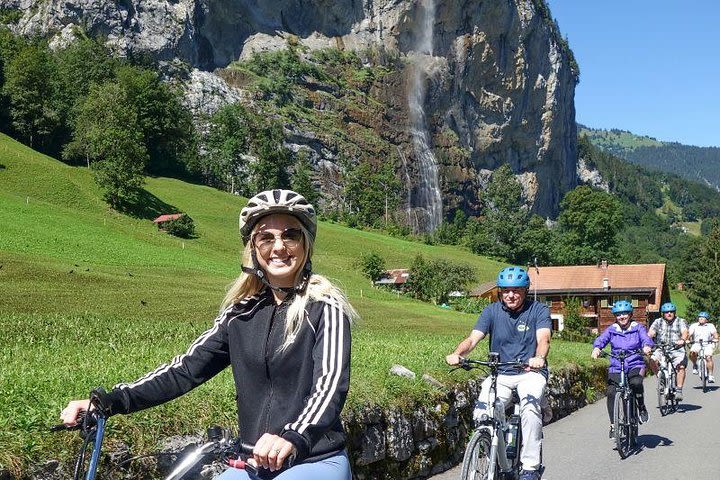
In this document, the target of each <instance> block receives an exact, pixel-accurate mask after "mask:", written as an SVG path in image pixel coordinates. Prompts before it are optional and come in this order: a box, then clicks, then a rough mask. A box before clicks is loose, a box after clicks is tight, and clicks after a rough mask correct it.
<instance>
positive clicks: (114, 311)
mask: <svg viewBox="0 0 720 480" xmlns="http://www.w3.org/2000/svg"><path fill="white" fill-rule="evenodd" d="M146 190H147V198H146V199H145V205H146V208H145V210H144V211H143V212H140V214H139V216H137V217H129V216H125V215H121V214H118V213H117V212H114V211H112V210H110V209H109V208H108V207H107V206H106V205H105V204H104V203H103V202H102V201H101V200H100V192H99V191H98V189H97V187H96V186H95V184H94V182H93V180H92V177H91V175H90V173H89V172H88V171H87V169H84V168H77V167H70V166H67V165H64V164H62V163H60V162H57V161H55V160H53V159H50V158H48V157H45V156H43V155H40V154H37V153H36V152H33V151H32V150H30V149H28V148H26V147H24V146H22V145H20V144H18V143H17V142H14V141H13V140H11V139H9V138H8V137H6V136H2V135H0V226H1V227H0V228H1V230H0V287H1V288H0V291H1V292H2V294H1V295H0V362H1V363H0V365H2V367H1V368H0V396H1V397H2V402H0V469H2V468H4V469H8V470H10V471H12V472H15V473H18V472H20V471H22V470H23V469H24V468H25V466H26V465H27V463H28V462H33V461H36V462H37V461H40V460H42V459H46V458H63V459H67V458H69V457H70V456H71V455H72V453H71V452H72V451H73V449H74V448H75V443H76V437H75V436H74V435H72V436H71V435H65V436H57V435H55V436H52V435H51V434H49V433H47V432H46V427H47V426H48V425H51V424H53V423H54V422H55V421H56V419H57V416H58V414H59V411H60V410H61V408H62V407H63V406H64V405H65V403H66V402H67V401H68V400H69V399H72V398H84V397H86V396H87V394H88V392H89V390H90V388H92V387H94V386H98V385H102V386H105V387H111V386H112V385H113V384H115V383H117V382H120V381H131V380H133V379H135V378H137V377H138V376H140V375H142V374H144V373H146V372H147V371H149V370H151V369H154V368H155V367H156V366H157V365H158V364H160V363H164V362H167V361H169V360H170V359H171V358H172V357H174V356H175V355H177V354H178V353H181V352H183V351H185V349H186V348H187V346H188V344H189V343H190V342H191V341H192V340H194V339H195V338H196V337H197V335H199V334H200V333H202V332H203V331H204V330H205V329H206V328H208V327H209V326H210V325H211V324H212V320H213V318H214V316H215V315H216V313H217V309H218V306H219V303H220V301H221V300H222V298H223V296H224V292H225V288H226V287H227V285H228V284H229V283H230V282H231V281H232V280H233V279H234V277H235V276H236V275H237V274H238V272H239V251H240V242H239V235H238V233H237V215H238V213H239V211H240V209H241V208H242V206H243V205H244V199H242V198H240V197H237V196H232V195H229V194H226V193H223V192H220V191H217V190H214V189H211V188H208V187H203V186H197V185H191V184H188V183H184V182H181V181H178V180H173V179H165V178H149V179H148V180H147V185H146ZM178 209H179V210H182V211H185V212H187V213H188V214H189V215H190V216H191V217H192V218H193V219H194V220H195V224H196V230H197V238H195V239H192V240H184V241H183V240H179V239H177V238H174V237H170V236H168V235H167V234H165V233H163V232H160V231H158V230H157V228H156V227H155V226H154V225H153V224H152V222H151V221H150V219H151V218H152V217H153V216H154V215H155V214H159V213H169V212H172V211H175V210H178ZM371 250H375V251H377V252H378V253H380V254H381V255H382V256H383V257H384V258H385V260H386V262H387V265H388V267H407V266H408V265H409V264H410V262H411V261H412V258H413V257H414V256H415V255H416V254H417V253H422V254H423V255H425V256H426V257H432V258H447V259H452V260H453V261H455V262H464V263H467V264H470V265H472V266H473V267H475V269H476V270H477V273H478V282H481V281H487V280H489V279H491V278H493V277H494V275H495V273H496V272H497V271H498V269H499V268H500V267H501V266H502V265H501V264H499V263H497V262H495V261H492V260H488V259H484V258H481V257H478V256H476V255H473V254H471V253H470V252H468V251H466V250H463V249H460V248H455V247H445V246H429V245H425V244H421V243H416V242H410V241H406V240H400V239H396V238H391V237H388V236H385V235H381V234H379V233H373V232H364V231H358V230H354V229H349V228H346V227H343V226H341V225H337V224H332V223H321V225H320V227H319V233H318V242H317V248H316V252H317V253H316V255H315V257H314V259H313V260H314V262H313V263H314V267H315V269H316V271H318V272H319V273H322V274H324V275H326V276H328V277H330V278H331V279H333V280H334V281H335V282H337V283H338V284H339V285H341V286H342V287H343V288H344V289H345V291H346V292H347V293H348V295H349V297H350V300H351V302H352V303H353V305H354V306H355V307H356V308H357V309H358V311H359V312H360V314H361V316H362V320H361V321H360V322H359V323H358V324H357V325H356V327H355V328H354V332H353V360H352V368H353V377H352V384H351V393H350V398H349V407H350V408H352V407H354V406H358V405H362V404H365V403H369V402H374V403H378V404H383V405H387V404H390V403H412V402H416V401H421V400H422V399H427V398H431V397H432V396H433V395H435V394H438V393H440V391H439V390H438V389H436V388H435V387H431V386H429V385H427V384H425V383H424V382H422V381H420V380H417V381H411V380H407V379H402V378H399V377H394V376H390V375H388V370H389V368H390V367H391V365H392V364H394V363H400V364H403V365H405V366H406V367H408V368H410V369H412V370H414V371H415V372H417V373H419V374H422V373H429V374H431V375H433V376H434V377H436V378H438V379H439V380H441V381H444V382H451V381H455V380H461V379H463V378H467V375H468V374H466V373H464V372H463V373H458V374H453V377H452V378H451V377H450V376H449V374H448V373H447V368H446V367H445V366H444V363H443V358H444V356H445V355H446V354H447V353H448V352H449V351H450V350H451V349H452V348H453V347H454V346H455V344H456V343H457V342H458V341H459V340H461V339H462V338H463V336H464V335H465V334H467V333H468V332H469V330H470V328H471V326H472V324H473V323H474V320H475V318H474V316H473V315H464V314H459V313H457V312H453V311H449V310H445V309H441V308H438V307H435V306H433V305H428V304H424V303H421V302H417V301H414V300H411V299H408V298H405V297H398V296H396V295H394V294H392V293H389V292H385V291H381V290H377V289H373V288H370V285H369V282H368V280H367V279H365V278H364V277H363V276H362V274H361V273H360V272H359V271H358V269H357V267H355V261H356V259H357V258H358V257H359V256H360V255H361V254H362V253H364V252H368V251H371ZM587 350H588V348H587V345H581V344H572V343H561V342H556V343H555V344H554V346H553V349H552V351H551V356H550V362H551V365H553V366H560V365H562V364H566V363H570V362H579V363H583V362H586V361H587V360H586V359H587V354H588V351H587ZM484 351H486V350H483V349H482V348H481V349H480V353H479V355H482V353H483V352H484ZM234 410H235V406H234V391H233V385H232V378H231V376H230V374H229V372H224V373H222V374H221V375H219V377H218V378H216V379H214V380H213V381H211V382H208V383H207V384H205V385H203V386H202V387H200V388H198V389H197V390H196V391H194V392H192V393H190V394H188V395H186V396H185V397H183V398H181V399H178V400H175V401H173V402H170V403H168V404H166V405H164V406H162V407H159V408H156V409H153V410H150V411H146V412H139V413H137V414H134V415H132V416H128V417H124V418H114V419H113V422H112V430H113V432H112V434H111V435H110V442H117V441H120V440H122V441H127V442H128V443H130V444H132V445H133V451H134V452H136V453H138V452H143V451H147V450H149V449H152V448H154V447H155V442H156V441H157V440H158V439H159V438H161V437H162V436H167V435H171V434H181V433H190V432H193V433H194V432H197V431H199V430H201V429H203V428H204V427H206V426H207V425H209V424H211V423H220V424H226V425H231V424H233V423H234V422H235V414H234Z"/></svg>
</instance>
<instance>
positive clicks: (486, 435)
mask: <svg viewBox="0 0 720 480" xmlns="http://www.w3.org/2000/svg"><path fill="white" fill-rule="evenodd" d="M490 464H491V459H490V432H489V431H488V430H487V429H485V428H479V429H477V430H475V433H473V434H472V436H471V437H470V441H469V442H468V444H467V447H465V456H464V457H463V464H462V473H461V474H460V480H487V478H488V471H489V470H490Z"/></svg>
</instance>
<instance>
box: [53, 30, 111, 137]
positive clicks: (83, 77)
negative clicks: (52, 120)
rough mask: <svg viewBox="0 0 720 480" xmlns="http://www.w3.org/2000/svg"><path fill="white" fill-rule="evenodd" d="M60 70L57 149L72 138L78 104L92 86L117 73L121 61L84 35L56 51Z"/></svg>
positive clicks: (58, 73)
mask: <svg viewBox="0 0 720 480" xmlns="http://www.w3.org/2000/svg"><path fill="white" fill-rule="evenodd" d="M53 58H54V59H55V65H56V71H57V79H56V82H57V90H56V94H55V96H54V105H55V106H56V108H57V110H58V112H59V114H60V123H61V125H60V132H59V135H58V139H57V141H56V142H57V145H56V146H55V150H57V151H62V147H63V146H64V145H65V144H66V143H68V142H69V141H70V139H71V137H72V126H73V123H74V117H75V114H76V113H77V110H76V107H77V105H78V103H79V102H81V101H82V100H84V99H85V97H86V96H87V94H88V92H89V91H90V85H92V84H102V83H104V82H106V81H108V80H111V79H112V78H114V76H115V69H116V67H117V66H118V65H119V64H120V60H117V59H115V58H113V57H112V55H111V54H110V50H109V49H108V48H107V47H105V46H104V45H103V44H102V43H101V42H100V41H97V40H95V39H91V38H87V37H80V38H77V39H76V40H75V41H73V42H72V43H70V44H69V45H68V46H67V47H65V48H63V49H61V50H58V51H56V52H54V53H53Z"/></svg>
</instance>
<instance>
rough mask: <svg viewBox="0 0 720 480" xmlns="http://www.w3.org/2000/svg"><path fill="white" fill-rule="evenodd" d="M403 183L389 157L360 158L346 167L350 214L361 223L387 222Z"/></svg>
mask: <svg viewBox="0 0 720 480" xmlns="http://www.w3.org/2000/svg"><path fill="white" fill-rule="evenodd" d="M401 188H402V184H401V183H400V180H398V178H397V176H396V175H395V166H394V164H393V162H392V161H381V162H379V163H378V164H373V163H370V162H369V161H366V160H363V161H360V163H358V164H357V165H354V166H347V167H346V180H345V199H346V201H347V203H348V209H349V212H350V214H351V215H353V216H355V217H356V218H357V220H358V221H359V222H360V223H361V224H362V225H369V226H376V227H382V226H387V224H388V222H389V221H390V214H391V213H392V212H394V211H395V210H396V209H397V208H398V207H399V205H400V191H401Z"/></svg>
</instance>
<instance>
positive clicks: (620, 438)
mask: <svg viewBox="0 0 720 480" xmlns="http://www.w3.org/2000/svg"><path fill="white" fill-rule="evenodd" d="M641 352H642V350H630V351H625V350H623V351H621V352H620V353H619V354H613V353H608V352H602V355H603V356H606V357H612V358H615V359H616V360H618V361H619V362H620V382H619V383H618V385H617V388H616V389H615V399H614V404H613V410H614V417H615V419H614V426H615V443H616V446H617V451H618V454H619V455H620V458H623V459H624V458H626V457H627V456H628V455H629V454H630V451H631V449H632V448H633V447H634V445H635V440H636V437H637V428H638V423H639V422H638V415H637V402H636V400H635V395H634V394H633V392H632V389H631V388H630V383H629V382H628V379H627V369H626V367H625V359H626V358H627V357H628V356H630V355H633V354H635V353H641ZM619 410H622V414H621V412H620V411H619ZM621 417H622V421H620V418H621ZM624 440H625V441H624Z"/></svg>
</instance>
